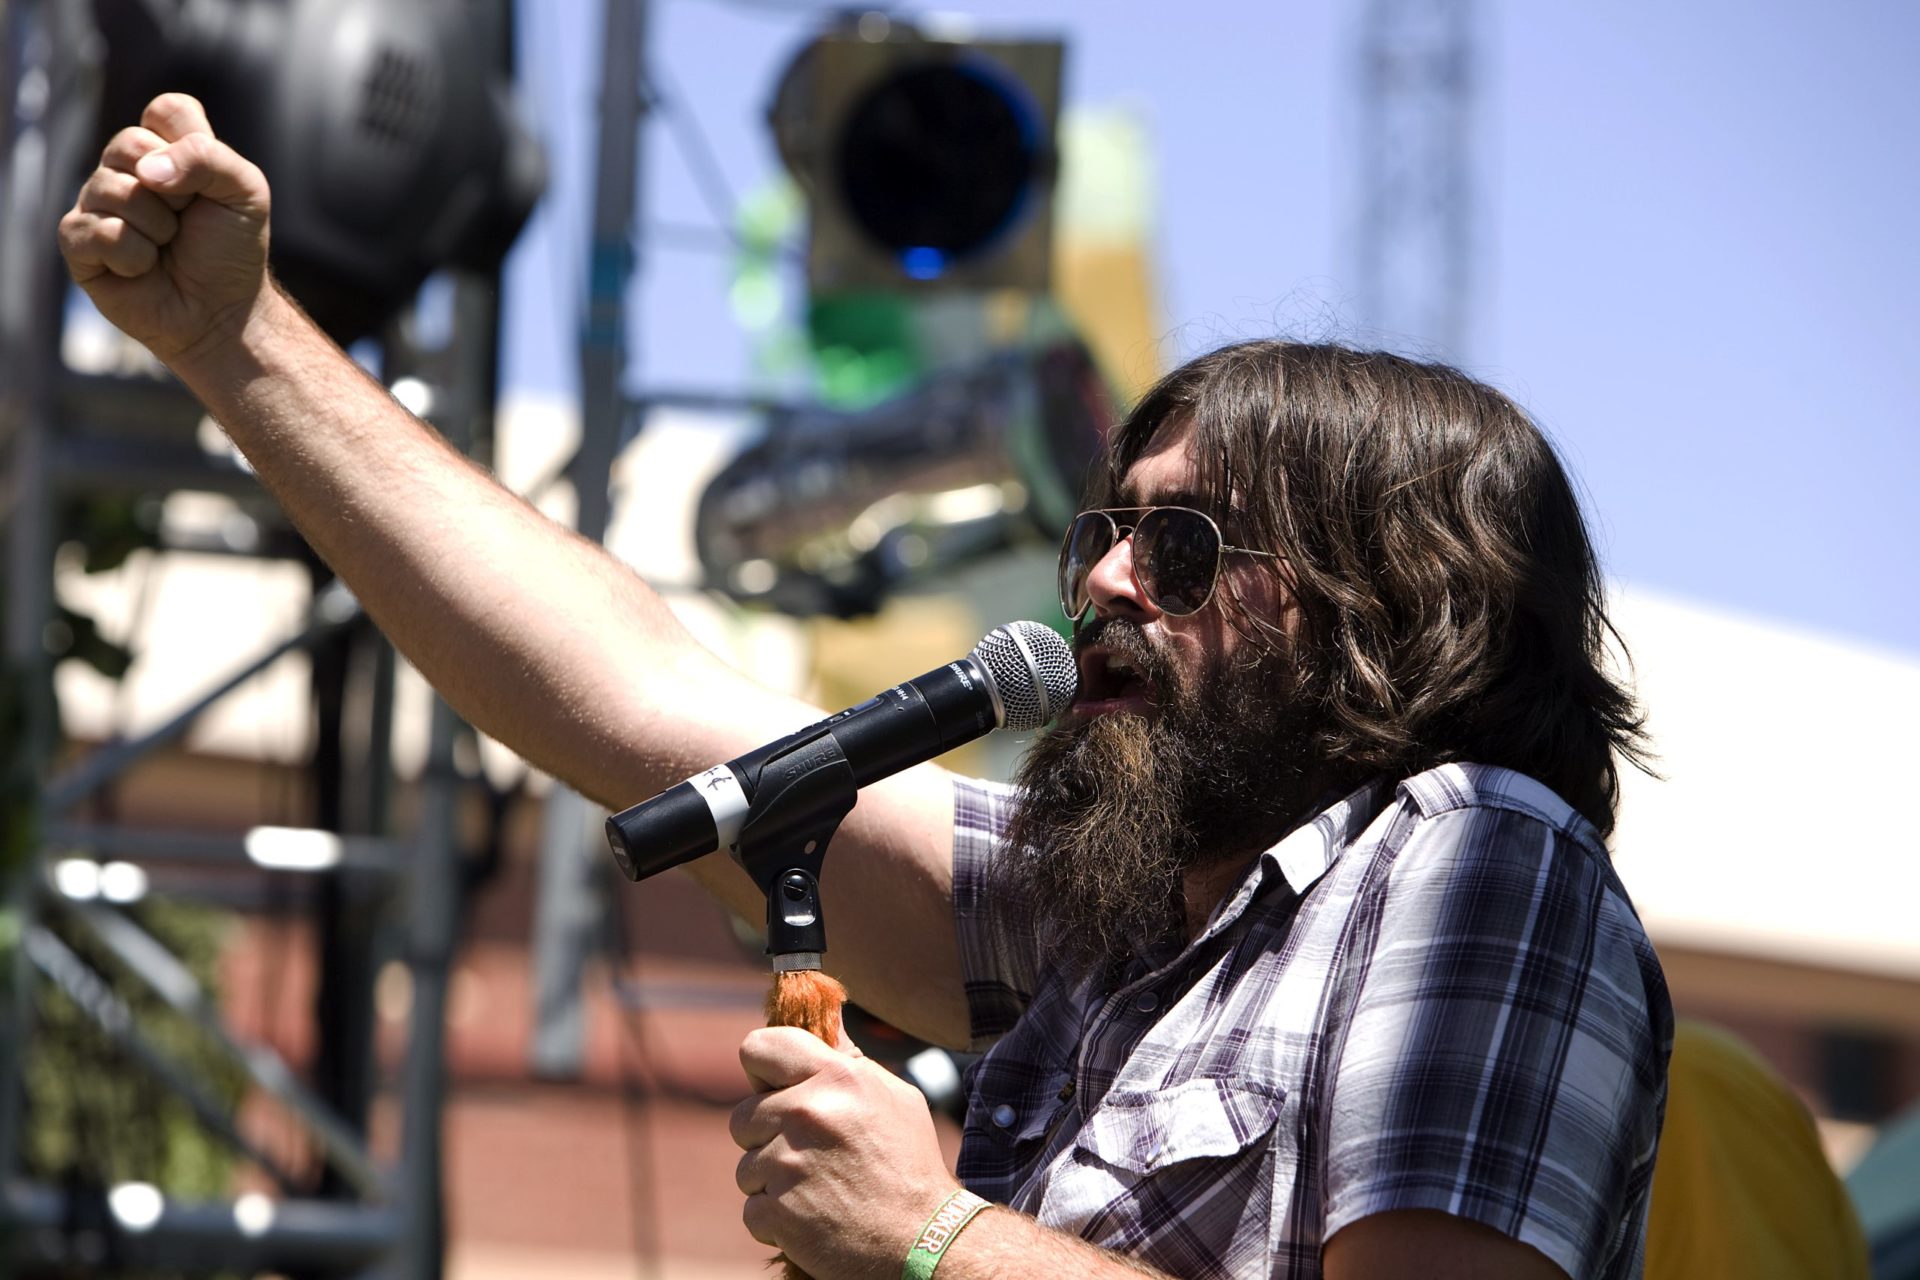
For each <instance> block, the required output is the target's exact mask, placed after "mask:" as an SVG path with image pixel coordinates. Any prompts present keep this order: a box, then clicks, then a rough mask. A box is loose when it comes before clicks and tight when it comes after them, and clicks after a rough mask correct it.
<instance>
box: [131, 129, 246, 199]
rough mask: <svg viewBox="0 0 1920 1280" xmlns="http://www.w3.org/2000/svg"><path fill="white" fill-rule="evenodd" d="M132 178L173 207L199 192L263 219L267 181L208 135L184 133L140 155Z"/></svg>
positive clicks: (229, 149)
mask: <svg viewBox="0 0 1920 1280" xmlns="http://www.w3.org/2000/svg"><path fill="white" fill-rule="evenodd" d="M133 172H134V176H135V177H137V178H139V179H140V181H141V182H142V183H143V184H145V185H146V186H148V187H150V188H151V189H152V190H153V191H155V192H156V193H158V194H159V195H161V196H162V197H165V198H166V200H167V203H169V204H171V205H173V206H174V207H175V208H176V209H177V208H179V207H181V205H182V204H184V203H185V202H186V201H187V200H190V199H192V198H193V197H194V196H205V197H206V198H207V199H209V200H212V201H213V202H214V203H216V204H223V205H226V206H227V207H228V208H230V209H232V210H234V211H235V212H236V213H242V214H248V215H252V216H256V217H264V216H265V215H266V212H267V180H266V176H265V175H264V174H262V173H261V172H260V169H259V167H258V166H257V165H255V164H254V163H253V162H252V161H250V160H248V159H247V158H246V157H245V156H243V155H241V154H240V153H239V152H237V151H235V150H234V149H233V148H232V147H229V146H228V145H227V144H226V143H224V142H220V141H218V140H217V139H215V138H214V137H213V136H212V135H210V134H205V133H190V134H188V135H187V136H186V137H184V138H180V139H177V140H175V141H173V142H171V143H168V144H167V145H166V146H164V147H161V148H159V149H157V150H154V151H149V152H148V153H147V154H146V155H144V156H141V157H140V160H139V162H138V163H137V164H135V165H134V167H133Z"/></svg>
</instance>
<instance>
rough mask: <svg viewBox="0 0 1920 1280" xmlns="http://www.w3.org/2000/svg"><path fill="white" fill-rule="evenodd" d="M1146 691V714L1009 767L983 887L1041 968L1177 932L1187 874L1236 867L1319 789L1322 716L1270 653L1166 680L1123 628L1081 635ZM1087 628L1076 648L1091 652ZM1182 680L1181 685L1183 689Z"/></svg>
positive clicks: (1104, 724)
mask: <svg viewBox="0 0 1920 1280" xmlns="http://www.w3.org/2000/svg"><path fill="white" fill-rule="evenodd" d="M1096 626H1097V627H1098V632H1097V639H1098V640H1099V642H1100V643H1102V644H1104V645H1107V646H1108V647H1110V648H1115V649H1118V650H1120V651H1122V652H1125V653H1126V654H1128V656H1129V657H1131V658H1132V659H1133V660H1134V662H1135V664H1136V665H1137V666H1138V667H1139V668H1140V670H1141V673H1142V675H1143V677H1144V678H1145V679H1146V681H1147V682H1148V685H1149V687H1150V688H1151V689H1153V690H1154V691H1155V698H1154V701H1155V703H1156V705H1157V706H1158V707H1159V709H1160V710H1159V714H1158V715H1156V716H1153V717H1146V716H1139V715H1132V714H1126V713H1122V714H1110V715H1104V716H1100V717H1098V718H1096V719H1094V720H1091V721H1086V722H1076V723H1071V724H1067V725H1064V726H1055V727H1054V728H1052V729H1050V730H1048V731H1046V732H1045V733H1043V734H1042V735H1041V736H1040V737H1039V738H1037V739H1036V740H1035V741H1034V744H1033V746H1032V748H1031V749H1030V750H1029V751H1028V753H1027V755H1026V758H1025V759H1024V760H1023V761H1022V762H1021V764H1020V767H1019V769H1018V770H1017V771H1016V774H1015V777H1014V781H1015V782H1016V783H1017V784H1018V786H1019V788H1020V803H1019V805H1018V806H1017V808H1016V809H1015V811H1014V815H1013V818H1012V820H1011V822H1010V824H1009V827H1008V831H1007V839H1006V841H1005V843H1004V845H1003V846H1002V848H1001V850H1000V853H999V855H998V856H997V858H996V860H995V863H994V866H993V870H992V876H993V880H994V887H995V889H996V893H995V901H996V903H999V904H1002V905H1003V906H1006V907H1008V908H1015V904H1018V906H1017V908H1015V909H1018V910H1019V911H1020V912H1021V918H1020V919H1019V920H1018V921H1016V920H1015V919H1014V918H1012V917H1010V918H1009V919H1008V921H1007V923H1008V924H1009V925H1010V926H1016V927H1018V926H1023V925H1030V926H1031V927H1032V931H1033V934H1034V936H1035V937H1036V938H1037V939H1039V942H1040V947H1041V954H1042V959H1043V961H1045V962H1046V963H1049V964H1055V965H1062V966H1065V967H1067V968H1068V969H1069V970H1071V971H1073V972H1074V973H1076V974H1079V975H1086V974H1090V973H1095V972H1100V971H1111V970H1114V969H1116V968H1117V967H1118V966H1120V965H1123V964H1124V963H1125V962H1126V961H1127V960H1128V959H1129V958H1130V957H1132V956H1133V955H1136V954H1141V953H1145V952H1148V951H1150V950H1152V949H1154V948H1156V947H1159V946H1161V945H1164V944H1167V943H1170V942H1177V941H1179V940H1180V939H1181V938H1183V937H1184V933H1185V925H1186V920H1185V905H1184V898H1183V891H1182V886H1183V884H1184V878H1185V874H1186V872H1187V871H1189V870H1191V869H1193V868H1196V867H1203V866H1208V865H1212V864H1217V863H1221V862H1226V861H1230V860H1233V859H1244V858H1249V857H1250V856H1251V855H1253V854H1254V853H1257V852H1258V851H1259V850H1261V849H1263V848H1265V847H1266V846H1267V845H1268V844H1270V843H1271V842H1272V841H1274V840H1276V839H1278V838H1279V837H1280V836H1281V835H1282V834H1284V832H1285V831H1286V830H1287V829H1288V828H1289V827H1291V826H1292V825H1294V824H1295V823H1296V822H1298V821H1299V820H1300V819H1301V818H1303V817H1305V816H1306V813H1307V809H1308V807H1309V806H1310V805H1311V804H1312V803H1313V801H1314V800H1315V799H1316V798H1317V797H1318V796H1319V795H1320V794H1321V791H1322V789H1323V788H1324V783H1325V775H1324V770H1322V769H1319V768H1317V767H1315V765H1316V762H1315V761H1314V760H1313V759H1312V754H1313V749H1312V748H1313V743H1314V742H1315V740H1316V739H1317V738H1318V737H1319V732H1318V731H1319V729H1320V728H1321V727H1322V724H1323V719H1322V717H1321V715H1320V714H1318V712H1317V709H1316V707H1315V704H1314V701H1313V700H1312V699H1311V698H1310V697H1308V696H1307V693H1306V688H1307V684H1308V682H1306V681H1304V680H1302V679H1301V678H1300V676H1299V672H1298V671H1297V669H1296V667H1295V665H1294V663H1293V661H1292V660H1291V659H1290V658H1289V657H1287V656H1286V655H1284V654H1281V653H1277V652H1272V653H1265V654H1261V655H1259V656H1258V657H1257V658H1256V659H1255V660H1253V661H1250V662H1247V663H1244V664H1239V665H1235V666H1232V667H1225V668H1222V669H1218V670H1213V671H1209V672H1206V673H1203V675H1202V676H1201V677H1200V678H1199V679H1198V680H1195V681H1191V682H1181V681H1179V680H1177V678H1176V674H1175V672H1174V671H1173V670H1172V669H1171V668H1170V665H1169V664H1168V663H1167V661H1166V660H1165V659H1164V657H1162V656H1161V655H1160V654H1159V653H1158V652H1157V651H1155V650H1154V649H1153V648H1152V647H1151V646H1150V645H1149V643H1148V642H1147V640H1146V639H1145V637H1144V636H1143V635H1142V634H1141V633H1140V629H1139V628H1138V627H1136V626H1134V625H1133V624H1131V623H1125V622H1117V621H1108V622H1104V623H1099V624H1096ZM1095 638H1096V633H1095V632H1094V631H1093V630H1092V629H1089V630H1088V631H1087V632H1084V633H1083V634H1082V636H1081V637H1080V640H1081V643H1083V644H1087V643H1092V642H1093V640H1094V639H1095ZM1183 684H1186V685H1189V686H1190V687H1182V686H1183Z"/></svg>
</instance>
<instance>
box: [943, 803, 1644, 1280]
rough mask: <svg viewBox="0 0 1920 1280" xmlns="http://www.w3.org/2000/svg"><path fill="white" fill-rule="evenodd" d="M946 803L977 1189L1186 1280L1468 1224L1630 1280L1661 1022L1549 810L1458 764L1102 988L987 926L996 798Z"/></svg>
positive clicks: (1627, 918) (1270, 859)
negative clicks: (1361, 1239)
mask: <svg viewBox="0 0 1920 1280" xmlns="http://www.w3.org/2000/svg"><path fill="white" fill-rule="evenodd" d="M956 799H957V802H958V803H957V817H956V829H955V833H954V905H955V912H956V916H957V918H958V922H959V927H960V946H961V955H962V960H963V965H964V968H965V972H966V976H967V996H968V1002H969V1005H970V1009H971V1016H972V1022H973V1035H974V1038H975V1047H976V1048H985V1047H986V1046H988V1045H991V1046H992V1047H991V1048H990V1049H989V1050H988V1052H987V1054H986V1057H984V1058H983V1059H981V1060H980V1062H978V1063H977V1064H976V1065H975V1066H974V1068H973V1069H972V1072H971V1074H970V1076H969V1079H968V1089H969V1096H968V1114H967V1126H966V1136H965V1140H964V1142H963V1144H962V1147H961V1153H960V1176H961V1178H962V1180H963V1181H964V1182H965V1183H966V1185H967V1186H968V1187H970V1188H972V1189H973V1190H974V1191H976V1192H979V1193H980V1194H981V1195H984V1196H986V1197H987V1198H989V1199H991V1200H995V1201H998V1202H1001V1203H1004V1204H1009V1205H1012V1206H1013V1207H1014V1208H1017V1209H1020V1210H1022V1211H1024V1212H1027V1213H1030V1214H1033V1215H1034V1216H1035V1217H1037V1218H1038V1219H1039V1220H1040V1221H1041V1222H1043V1223H1045V1224H1047V1225H1048V1226H1052V1227H1057V1228H1059V1229H1061V1230H1063V1231H1068V1232H1072V1233H1074V1234H1076V1235H1079V1236H1082V1237H1084V1238H1085V1239H1087V1240H1090V1241H1092V1242H1093V1243H1095V1244H1097V1245H1100V1246H1103V1247H1105V1248H1109V1249H1114V1250H1118V1251H1119V1252H1122V1253H1125V1254H1128V1255H1131V1256H1133V1257H1136V1258H1138V1259H1140V1260H1142V1261H1144V1262H1146V1263H1148V1264H1150V1265H1152V1266H1155V1267H1158V1268H1160V1269H1162V1270H1164V1271H1167V1272H1169V1273H1171V1274H1173V1275H1176V1276H1181V1277H1200V1276H1267V1275H1271V1276H1286V1277H1309V1276H1318V1275H1319V1274H1320V1246H1321V1243H1322V1242H1323V1241H1324V1240H1326V1239H1327V1238H1328V1237H1329V1236H1331V1235H1332V1234H1333V1233H1334V1232H1336V1231H1338V1230H1340V1228H1342V1227H1344V1226H1346V1225H1347V1224H1348V1223H1350V1222H1353V1221H1355V1220H1357V1219H1359V1218H1363V1217H1366V1216H1367V1215H1369V1214H1373V1213H1379V1212H1382V1211H1384V1210H1391V1209H1438V1210H1441V1211H1443V1212H1446V1213H1452V1214H1457V1215H1459V1216H1461V1217H1465V1218H1471V1219H1473V1220H1475V1221H1477V1222H1482V1223H1485V1224H1487V1225H1488V1226H1491V1227H1493V1228H1494V1229H1495V1230H1498V1231H1501V1232H1503V1233H1505V1234H1506V1235H1508V1236H1511V1237H1513V1238H1515V1239H1518V1240H1521V1241H1524V1242H1525V1243H1527V1244H1529V1245H1532V1246H1533V1247H1535V1248H1537V1249H1539V1250H1540V1251H1541V1252H1542V1253H1544V1254H1546V1255H1547V1257H1549V1258H1551V1259H1553V1261H1554V1262H1556V1263H1558V1264H1559V1265H1560V1266H1561V1267H1562V1268H1563V1269H1564V1270H1566V1271H1567V1272H1568V1274H1569V1275H1571V1276H1573V1277H1574V1278H1575V1280H1585V1278H1586V1277H1606V1278H1607V1280H1615V1278H1617V1277H1630V1276H1637V1275H1638V1274H1639V1273H1640V1265H1641V1254H1642V1248H1643V1236H1644V1232H1645V1226H1646V1215H1647V1192H1648V1188H1649V1186H1650V1184H1651V1181H1652V1176H1653V1153H1654V1145H1655V1142H1656V1140H1657V1138H1658V1135H1659V1132H1660V1120H1661V1112H1662V1109H1663V1107H1664V1104H1665V1098H1666V1061H1667V1053H1668V1050H1669V1048H1670V1046H1671V1043H1672V1032H1673V1018H1672V1011H1671V1008H1670V1006H1669V1004H1668V1000H1667V992H1666V985H1665V983H1664V981H1663V980H1662V978H1661V975H1660V966H1659V963H1658V961H1657V960H1656V959H1655V958H1654V954H1653V949H1652V947H1651V946H1650V945H1649V944H1648V942H1647V938H1646V934H1645V933H1644V932H1642V930H1641V928H1640V922H1639V920H1638V919H1637V918H1636V917H1635V915H1634V913H1633V908H1632V906H1631V905H1630V904H1629V903H1628V901H1627V896H1626V893H1625V891H1624V890H1623V889H1622V888H1621V886H1620V882H1619V881H1618V880H1617V879H1616V878H1615V876H1614V874H1613V871H1612V868H1611V866H1610V865H1609V862H1608V858H1607V853H1606V849H1605V846H1604V845H1603V844H1602V843H1601V840H1600V838H1599V836H1598V834H1597V833H1596V832H1595V831H1594V829H1593V827H1592V826H1591V825H1590V824H1588V823H1587V822H1586V820H1585V819H1583V818H1581V817H1580V816H1579V815H1578V814H1576V813H1575V812H1574V811H1573V810H1572V809H1571V808H1570V807H1568V805H1567V804H1566V803H1565V802H1564V801H1562V800H1561V799H1560V798H1559V797H1557V796H1555V795H1554V794H1553V793H1552V792H1551V791H1549V790H1547V789H1546V788H1545V787H1543V786H1541V785H1540V784H1539V783H1538V782H1535V781H1533V780H1532V779H1530V778H1526V777H1523V776H1521V775H1520V774H1517V773H1513V772H1511V771H1508V770H1504V769H1494V768H1487V767H1483V766H1477V765H1446V766H1443V767H1441V768H1438V769H1434V770H1432V771H1430V772H1428V773H1424V774H1421V775H1420V776H1418V777H1415V778H1412V779H1409V780H1407V781H1405V782H1402V783H1401V784H1400V785H1399V786H1398V787H1393V788H1389V786H1388V785H1387V783H1386V782H1384V781H1381V782H1376V783H1373V784H1371V785H1369V786H1366V787H1363V788H1361V789H1360V790H1359V791H1357V792H1355V793H1354V794H1353V795H1351V796H1349V797H1347V798H1346V799H1345V800H1342V801H1340V802H1339V803H1338V804H1335V805H1333V806H1331V807H1330V808H1328V809H1326V810H1324V811H1322V812H1321V813H1320V814H1319V815H1318V816H1316V817H1315V818H1314V819H1313V821H1312V822H1310V823H1308V824H1306V825H1304V826H1302V827H1301V828H1299V829H1298V830H1296V831H1295V832H1294V833H1293V834H1291V835H1289V836H1288V837H1287V838H1286V839H1284V840H1282V841H1281V842H1280V843H1279V844H1277V845H1275V846H1274V847H1273V848H1271V849H1269V850H1267V851H1266V852H1265V853H1263V854H1262V855H1261V856H1260V858H1259V860H1258V862H1257V863H1256V865H1255V866H1254V867H1253V869H1252V870H1251V871H1250V872H1249V873H1248V876H1247V878H1246V879H1245V881H1244V882H1243V883H1242V884H1241V885H1240V887H1239V889H1238V890H1237V891H1236V892H1235V893H1234V894H1232V895H1231V896H1230V897H1229V898H1227V900H1226V901H1224V902H1223V903H1222V904H1221V905H1220V907H1219V909H1218V910H1217V911H1215V913H1214V916H1213V919H1212V921H1211V922H1210V923H1209V924H1208V926H1207V928H1206V929H1205V931H1204V932H1202V934H1201V935H1200V936H1199V937H1197V938H1195V939H1193V940H1192V941H1191V942H1190V943H1189V944H1188V945H1186V946H1185V947H1184V948H1183V949H1181V950H1180V951H1179V952H1178V954H1163V955H1159V956H1155V957H1152V958H1150V959H1143V960H1141V961H1140V962H1139V963H1138V964H1137V965H1136V966H1135V968H1134V970H1133V971H1132V972H1131V973H1130V974H1129V975H1128V980H1126V981H1124V982H1122V984H1121V985H1120V986H1119V987H1118V988H1117V989H1107V988H1096V987H1094V986H1093V985H1091V984H1084V985H1079V986H1073V985H1070V984H1069V983H1068V982H1067V981H1066V980H1065V979H1063V978H1062V977H1060V976H1059V975H1058V974H1057V973H1055V972H1050V971H1049V972H1042V971H1041V970H1040V967H1039V963H1038V961H1037V959H1036V957H1035V954H1034V948H1033V946H1032V945H1031V936H1032V935H1031V930H1023V931H1021V936H1020V937H1019V939H1018V940H1016V941H1013V942H1009V941H1008V940H1007V939H1006V938H1005V937H1004V936H1003V931H1002V930H996V929H995V928H993V927H992V926H993V920H992V914H993V912H994V910H995V908H996V905H997V904H995V903H993V902H992V901H991V900H990V898H989V894H990V890H989V888H988V886H987V882H986V877H985V874H984V872H985V868H986V863H987V859H988V857H989V854H990V852H991V850H992V848H993V846H994V844H995V842H996V840H997V839H998V837H999V834H1000V832H1001V831H1002V830H1003V829H1004V827H1005V822H1006V817H1007V814H1008V812H1009V809H1010V806H1011V802H1012V793H1011V792H1010V791H1008V790H1007V789H1005V788H1002V787H996V786H990V785H988V784H985V783H978V782H973V781H962V782H960V783H959V784H958V791H957V796H956ZM1003 924H1004V922H1003Z"/></svg>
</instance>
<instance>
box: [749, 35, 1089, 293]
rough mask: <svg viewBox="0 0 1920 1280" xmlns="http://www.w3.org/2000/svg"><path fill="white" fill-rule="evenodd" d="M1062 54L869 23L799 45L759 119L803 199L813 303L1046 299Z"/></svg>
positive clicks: (1051, 46)
mask: <svg viewBox="0 0 1920 1280" xmlns="http://www.w3.org/2000/svg"><path fill="white" fill-rule="evenodd" d="M876 18H879V19H880V20H879V21H875V20H874V19H876ZM1061 55H1062V46H1061V45H1060V43H1059V42H1057V41H1045V40H1024V41H982V40H973V39H947V38H936V37H935V36H933V35H930V34H929V33H927V32H925V31H923V30H919V29H916V28H914V27H911V26H908V25H906V24H904V23H902V22H900V21H897V20H887V19H885V18H884V17H883V16H882V15H876V14H871V13H869V14H865V15H862V16H861V17H859V18H857V19H853V20H849V21H844V22H843V23H842V24H841V25H840V26H839V27H837V28H835V29H834V30H831V31H829V32H827V33H826V34H824V35H821V36H820V37H818V38H817V39H815V40H813V41H812V42H811V43H809V44H808V45H807V46H806V47H805V48H803V49H802V50H801V51H800V53H799V54H798V55H797V56H796V57H795V58H794V60H793V62H792V64H791V65H790V66H789V67H788V68H787V71H786V73H785V74H784V75H783V76H782V78H781V81H780V86H779V89H778V90H777V91H776V93H775V95H774V103H773V106H772V108H771V110H770V112H769V119H770V123H771V124H772V126H773V131H774V137H775V141H776V142H777V143H778V145H779V148H780V154H781V157H782V159H783V160H785V162H786V164H787V167H788V168H789V169H790V170H791V171H792V172H793V174H794V177H795V179H796V180H797V181H798V182H799V183H800V185H801V187H802V188H803V189H804V190H805V191H806V193H807V200H808V213H809V248H808V254H807V271H808V282H809V285H810V287H811V288H812V290H813V292H814V293H815V294H816V295H819V294H831V293H840V292H848V291H857V290H870V289H890V288H920V289H926V288H975V289H985V288H1017V289H1026V290H1031V291H1035V292H1038V291H1041V290H1044V289H1045V288H1046V287H1047V284H1048V274H1049V268H1050V262H1051V256H1050V248H1051V245H1050V241H1051V238H1052V220H1051V214H1050V209H1049V204H1050V201H1051V196H1052V191H1053V182H1054V175H1055V170H1056V168H1057V161H1056V157H1055V151H1054V126H1055V120H1056V117H1057V116H1058V114H1059V97H1060V61H1061Z"/></svg>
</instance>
